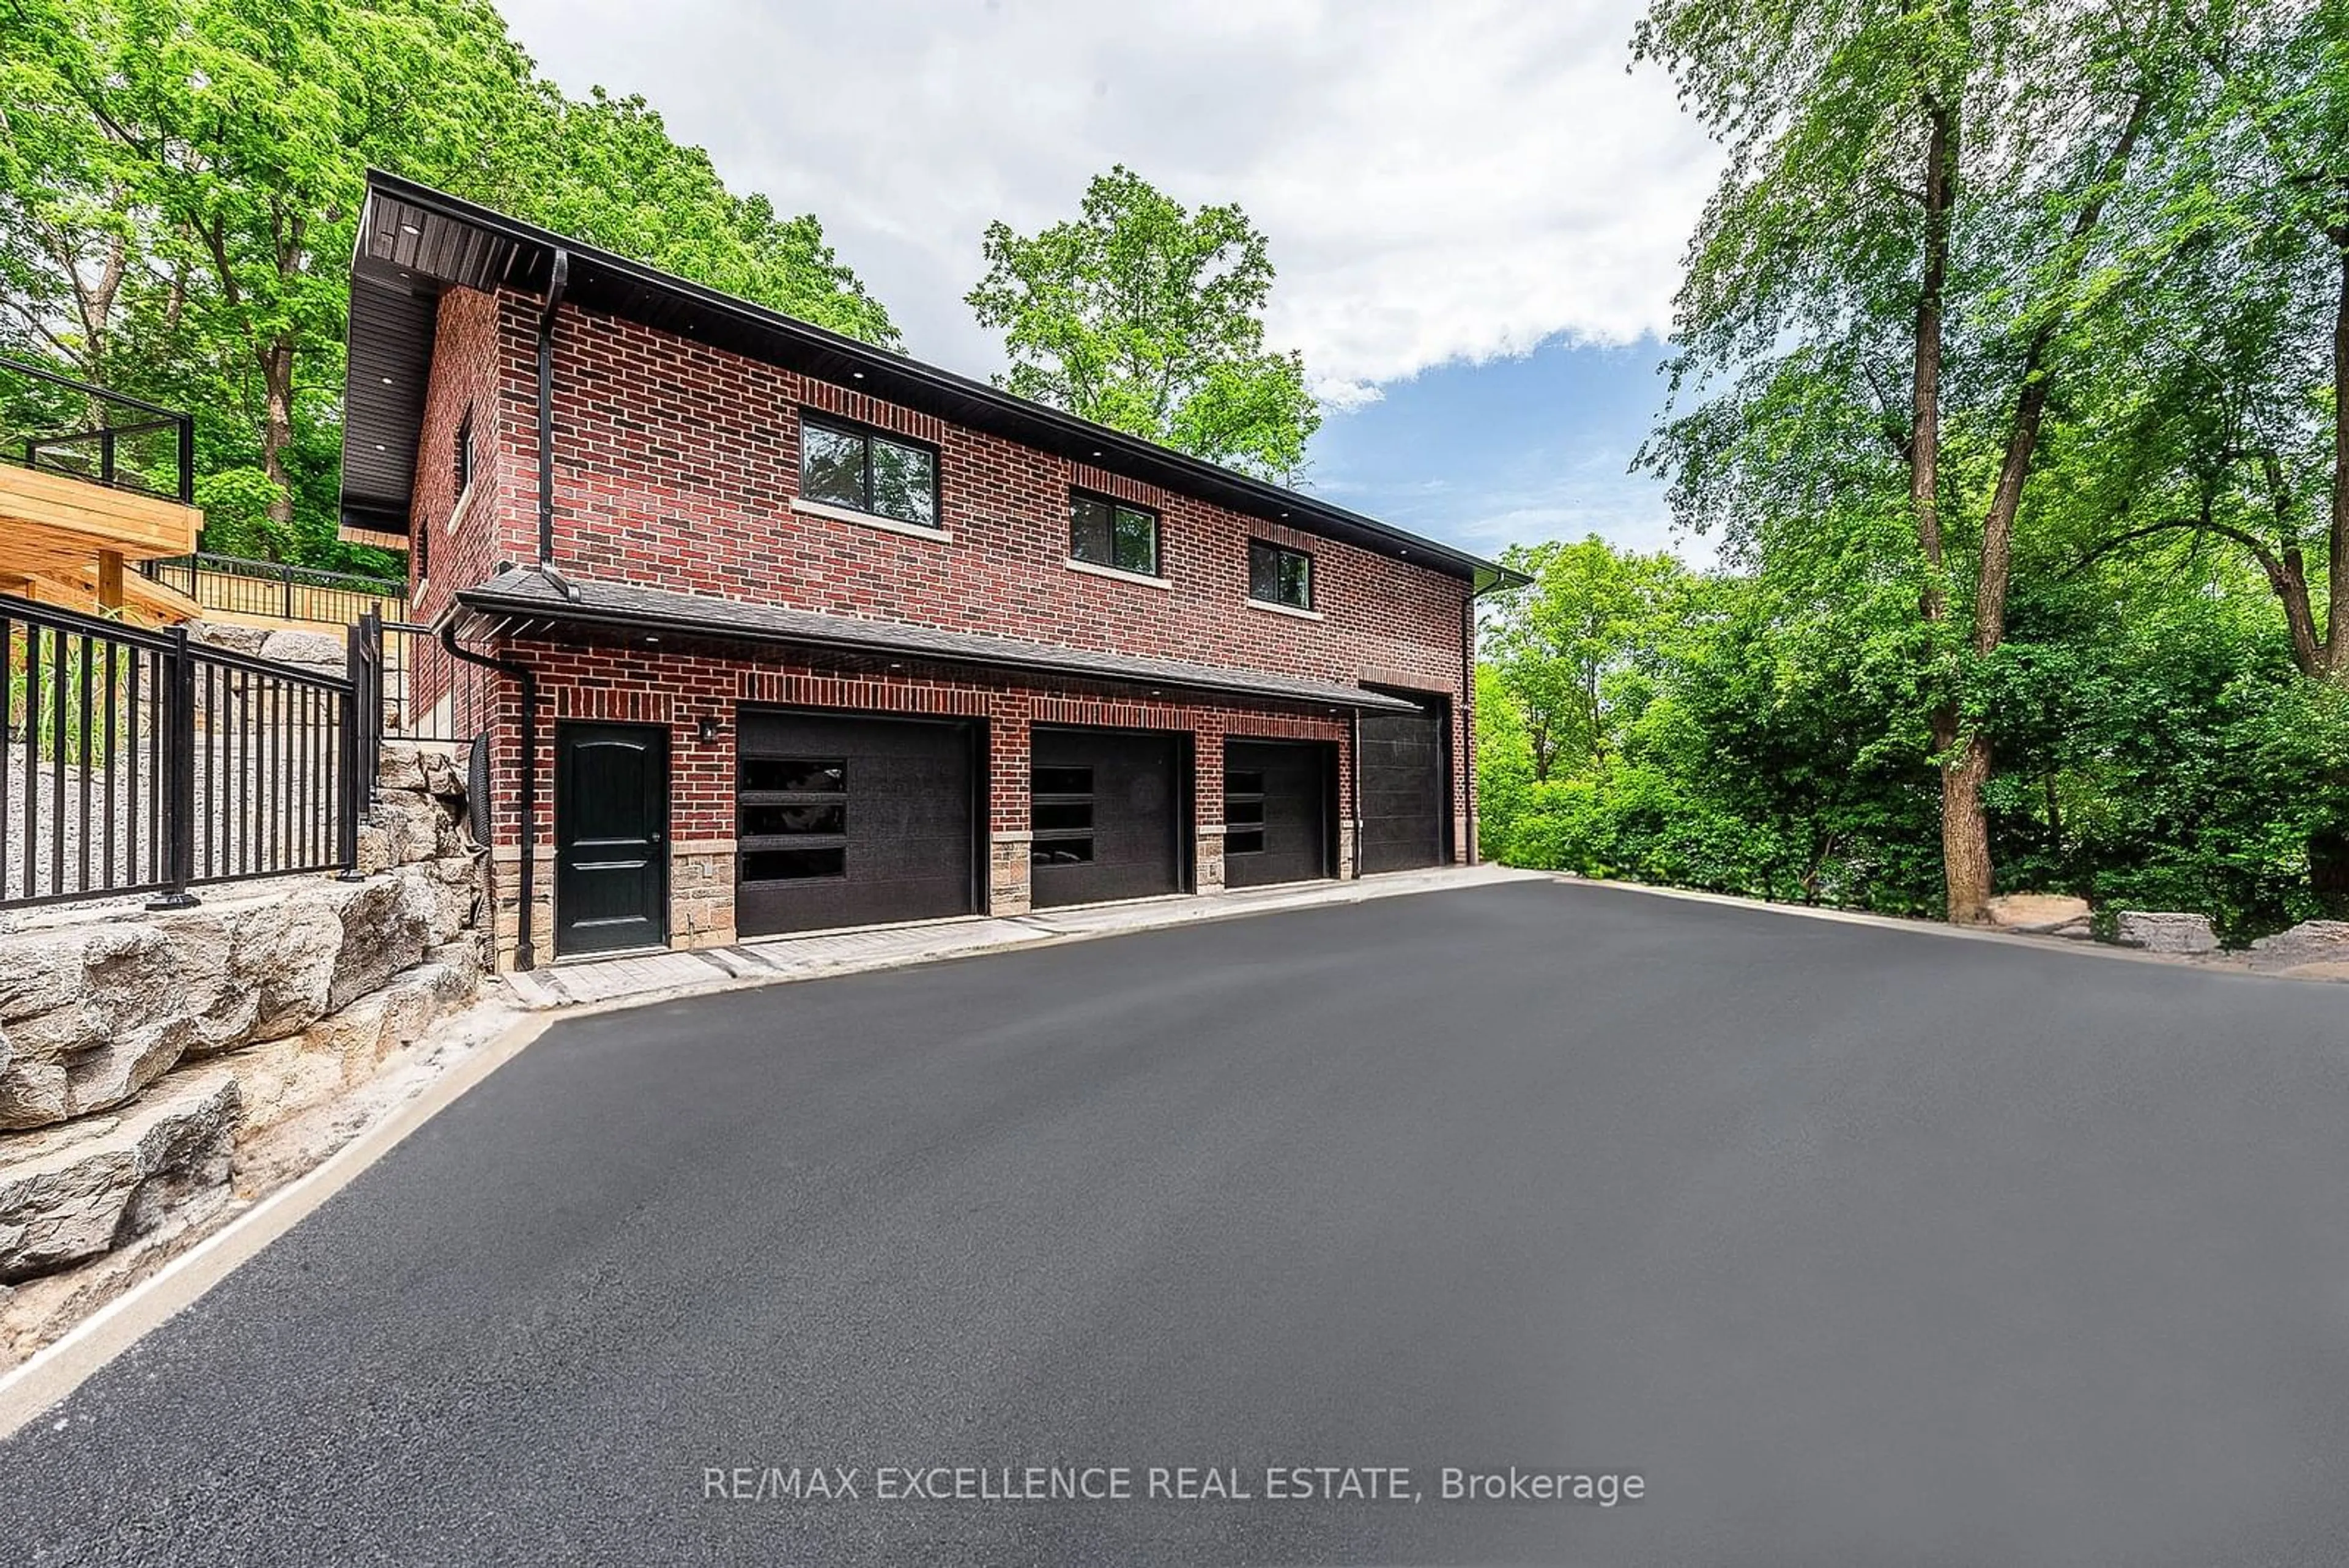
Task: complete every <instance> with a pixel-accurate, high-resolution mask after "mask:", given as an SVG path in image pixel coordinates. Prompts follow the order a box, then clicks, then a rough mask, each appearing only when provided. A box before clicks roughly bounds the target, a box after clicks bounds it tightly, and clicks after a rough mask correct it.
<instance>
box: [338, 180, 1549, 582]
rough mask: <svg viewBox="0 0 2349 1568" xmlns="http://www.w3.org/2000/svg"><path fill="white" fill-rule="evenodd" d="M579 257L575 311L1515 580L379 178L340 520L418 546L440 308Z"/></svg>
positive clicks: (1362, 519) (1489, 578)
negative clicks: (412, 503) (412, 527)
mask: <svg viewBox="0 0 2349 1568" xmlns="http://www.w3.org/2000/svg"><path fill="white" fill-rule="evenodd" d="M557 250H564V251H567V252H569V253H570V256H571V272H570V277H569V281H568V282H567V284H566V286H565V288H564V300H565V301H566V302H567V303H569V304H573V305H576V306H580V307H581V308H583V309H586V310H593V311H599V312H603V313H605V314H608V315H613V316H618V317H624V318H626V319H628V320H631V321H636V322H640V323H642V324H644V325H645V326H647V327H654V328H656V329H657V330H659V331H663V332H670V333H674V334H676V335H678V336H679V337H689V338H692V339H694V340H695V341H697V342H702V343H708V344H710V345H712V346H714V347H716V348H724V349H727V350H729V351H730V352H733V353H737V354H741V355H744V356H746V357H747V358H754V359H759V360H762V361H765V362H767V363H769V364H773V365H778V366H781V367H782V368H784V369H790V370H793V371H797V372H799V373H801V374H802V375H807V376H812V377H814V378H816V379H820V380H825V381H831V382H833V383H835V384H838V385H841V386H852V385H853V386H855V387H856V388H857V389H858V390H860V391H865V392H870V393H872V394H873V395H874V397H877V398H882V399H885V400H888V401H891V402H894V403H898V404H900V405H903V406H904V407H906V408H911V409H916V410H921V411H923V412H926V413H929V414H934V415H936V416H937V417H938V418H940V419H944V420H947V421H951V422H953V423H955V424H959V425H963V426H965V427H967V428H969V429H973V430H978V431H986V432H988V433H989V434H992V435H999V436H1002V437H1004V438H1005V439H1007V440H1010V441H1018V442H1019V443H1020V444H1022V445H1024V446H1029V447H1032V448H1035V449H1038V450H1040V451H1043V452H1051V453H1054V454H1055V455H1057V456H1061V457H1064V458H1069V459H1071V460H1074V461H1078V462H1090V463H1092V464H1093V465H1095V466H1096V467H1100V468H1103V469H1107V470H1109V471H1110V472H1113V473H1119V474H1123V475H1125V476H1126V477H1128V478H1131V479H1135V480H1139V481H1141V482H1143V483H1147V484H1154V485H1157V486H1159V487H1160V488H1162V489H1165V490H1171V491H1174V492H1175V493H1178V494H1184V495H1191V496H1195V497H1197V498H1198V499H1200V500H1202V501H1206V502H1210V503H1212V504H1216V505H1218V506H1224V507H1227V508H1229V509H1230V510H1232V511H1234V512H1238V513H1241V514H1246V515H1248V516H1252V517H1257V518H1261V519H1263V520H1265V521H1267V522H1272V523H1281V524H1287V525H1288V526H1290V527H1293V528H1299V529H1302V530H1305V531H1306V532H1309V533H1314V534H1319V535H1324V536H1326V537H1329V538H1333V539H1341V540H1344V541H1345V542H1347V543H1349V544H1352V545H1360V546H1361V547H1363V548H1365V549H1370V550H1374V551H1376V552H1378V553H1379V554H1381V555H1385V556H1396V557H1399V558H1402V559H1406V560H1410V561H1412V562H1413V563H1414V564H1417V565H1420V566H1428V567H1431V568H1433V569H1434V570H1437V571H1440V572H1445V573H1448V574H1450V575H1452V576H1459V577H1466V578H1468V579H1469V580H1470V581H1471V582H1472V583H1473V584H1474V585H1475V587H1477V588H1478V589H1479V590H1482V589H1484V588H1486V587H1496V586H1498V585H1500V584H1502V583H1505V582H1512V581H1516V580H1519V579H1518V577H1517V574H1516V573H1514V572H1510V571H1508V570H1506V568H1504V567H1501V566H1495V565H1494V564H1493V563H1492V562H1490V561H1486V560H1484V559H1482V558H1480V557H1478V556H1472V555H1469V554H1467V553H1466V552H1465V551H1462V550H1458V549H1455V548H1454V547H1453V546H1451V545H1445V544H1442V543H1439V542H1438V541H1436V540H1433V539H1423V538H1421V537H1420V536H1419V535H1415V534H1411V533H1407V532H1405V531H1404V530H1402V529H1400V528H1396V527H1393V526H1392V525H1390V524H1385V523H1381V522H1380V521H1378V520H1377V519H1376V518H1373V517H1366V516H1363V515H1362V514H1360V513H1358V512H1350V511H1348V510H1347V509H1346V508H1344V507H1342V506H1334V505H1331V504H1330V503H1329V502H1327V501H1323V500H1320V499H1319V498H1318V497H1316V496H1313V495H1310V494H1308V493H1304V492H1302V491H1295V490H1286V489H1283V488H1281V487H1280V486H1278V485H1276V484H1270V483H1266V482H1264V481H1262V480H1258V479H1251V478H1249V477H1248V476H1247V475H1246V474H1243V473H1237V472H1233V471H1232V470H1230V469H1227V468H1221V467H1218V466H1216V464H1214V463H1211V462H1202V461H1201V460H1199V459H1197V458H1195V457H1189V456H1185V454H1183V453H1181V452H1174V451H1171V450H1169V449H1168V448H1165V447H1163V446H1159V445H1157V444H1155V443H1154V442H1151V441H1143V440H1141V439H1139V438H1137V437H1134V436H1130V435H1126V434H1124V433H1123V432H1122V431H1113V430H1111V429H1109V428H1107V427H1106V426H1103V425H1097V424H1094V423H1092V422H1091V421H1087V420H1081V419H1078V418H1077V417H1076V416H1074V415H1073V414H1069V413H1064V412H1062V411H1061V410H1059V409H1054V408H1048V407H1046V406H1045V405H1043V404H1041V403H1036V402H1030V400H1027V399H1025V398H1016V397H1013V396H1012V395H1011V394H1010V393H1009V392H1006V391H1004V390H1003V389H1000V388H999V387H992V386H989V385H988V384H987V383H986V382H984V381H976V380H972V379H969V378H968V377H965V376H957V375H955V374H954V373H953V372H951V371H947V370H941V369H937V368H936V367H935V366H931V365H925V364H923V363H921V362H920V361H919V360H916V359H911V358H906V357H905V356H904V355H902V354H895V353H891V352H889V351H888V350H886V349H883V348H874V346H873V345H871V344H869V343H863V342H859V341H858V340H856V339H855V338H853V337H843V336H842V335H841V334H839V333H836V332H831V331H827V330H825V329H824V328H823V327H816V326H813V325H811V324H810V323H808V322H804V321H800V320H797V319H795V318H793V317H788V316H784V315H781V314H780V313H778V312H776V311H772V310H769V309H767V308H766V307H764V306H757V305H752V304H750V303H749V302H747V301H745V300H740V299H736V298H734V297H732V296H729V295H723V294H720V293H719V292H717V291H716V290H715V289H709V288H704V287H703V286H700V285H699V284H696V283H690V282H688V281H687V280H685V279H684V278H680V277H673V276H671V275H668V274H667V273H662V272H657V271H655V270H654V269H653V268H651V267H647V266H643V265H638V264H636V263H635V262H631V261H628V260H626V259H625V258H624V257H620V256H616V255H613V254H610V253H609V252H606V251H602V250H599V249H597V248H596V247H595V246H593V245H587V244H579V243H578V242H576V241H573V240H569V239H565V238H564V237H563V236H562V235H560V234H553V233H550V232H549V231H547V230H544V229H541V228H537V227H534V226H533V225H532V224H529V223H522V222H520V221H518V220H516V219H513V218H509V217H507V216H505V215H504V214H503V213H496V212H492V211H491V210H490V209H489V208H487V207H482V206H478V205H475V204H474V203H472V202H465V201H461V200H460V199H459V198H457V197H454V196H450V195H446V194H443V193H442V192H438V191H434V190H432V189H430V188H429V187H427V186H423V185H419V184H417V183H415V182H413V181H409V180H403V179H400V178H399V177H398V176H397V175H393V174H387V173H384V172H382V171H369V173H368V175H367V204H366V209H365V211H364V212H363V213H362V214H361V216H360V220H359V233H358V244H357V254H356V255H355V256H354V258H353V262H352V266H351V317H350V322H351V325H350V356H349V363H348V369H347V371H346V373H345V381H344V387H345V394H346V396H345V403H344V416H343V417H344V426H343V458H344V469H343V474H344V478H343V507H344V515H345V519H346V521H347V522H350V523H352V524H357V525H358V526H361V527H367V528H377V529H381V530H384V531H387V532H392V533H405V532H406V531H407V527H408V507H409V493H410V487H411V483H412V475H413V473H414V470H415V456H416V432H417V427H418V425H419V422H420V421H421V420H422V417H423V407H424V381H425V377H426V375H427V373H429V369H430V365H431V344H432V335H433V325H434V322H433V315H432V311H433V306H434V304H435V302H437V300H438V298H439V296H440V289H441V288H442V287H444V286H449V285H462V286H466V287H471V288H492V287H495V286H498V285H501V284H503V285H507V286H512V287H515V288H520V289H523V290H526V291H529V292H533V293H538V292H543V290H544V288H545V286H546V283H547V279H548V276H549V275H550V273H551V271H552V269H553V265H554V254H555V252H556V251H557Z"/></svg>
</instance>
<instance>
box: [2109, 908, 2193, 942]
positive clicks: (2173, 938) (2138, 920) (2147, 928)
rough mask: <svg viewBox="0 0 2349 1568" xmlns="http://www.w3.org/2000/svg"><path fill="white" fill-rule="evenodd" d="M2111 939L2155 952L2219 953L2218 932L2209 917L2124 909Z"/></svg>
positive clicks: (2164, 910) (2163, 911)
mask: <svg viewBox="0 0 2349 1568" xmlns="http://www.w3.org/2000/svg"><path fill="white" fill-rule="evenodd" d="M2113 940H2116V941H2117V942H2119V943H2120V945H2121V946H2123V947H2125V948H2143V949H2145V950H2146V951H2147V952H2156V953H2210V952H2217V951H2218V950H2219V933H2218V932H2217V931H2215V930H2212V929H2210V917H2209V916H2208V915H2193V914H2183V913H2178V912H2175V911H2171V910H2166V909H2123V910H2122V911H2120V913H2119V915H2118V916H2117V917H2116V929H2115V931H2114V939H2113Z"/></svg>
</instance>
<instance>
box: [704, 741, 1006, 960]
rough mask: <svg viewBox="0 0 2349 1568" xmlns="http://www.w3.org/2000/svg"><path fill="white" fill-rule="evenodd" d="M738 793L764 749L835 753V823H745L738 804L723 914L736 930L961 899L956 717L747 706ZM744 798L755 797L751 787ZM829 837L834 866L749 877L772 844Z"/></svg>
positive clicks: (963, 759) (964, 862)
mask: <svg viewBox="0 0 2349 1568" xmlns="http://www.w3.org/2000/svg"><path fill="white" fill-rule="evenodd" d="M740 736H741V739H740V746H739V747H738V752H739V757H740V760H739V762H738V764H737V794H738V797H740V796H741V795H743V794H745V791H744V789H743V785H744V784H745V783H746V782H748V781H750V780H752V779H753V778H754V777H755V774H754V767H755V764H756V763H758V762H760V761H761V760H762V759H769V758H824V759H838V760H839V761H841V762H842V763H843V764H844V766H845V778H844V781H843V782H844V784H845V787H844V788H843V790H842V791H841V792H840V805H842V807H843V816H844V827H845V831H844V833H839V834H822V833H818V834H797V835H781V834H776V835H770V836H757V835H746V834H743V833H742V832H741V829H742V828H743V827H744V826H750V825H746V824H744V823H743V822H742V821H741V816H742V811H741V810H740V809H738V813H737V829H738V843H737V853H736V856H735V865H736V882H735V910H734V925H735V929H736V930H738V931H739V932H740V934H742V935H743V936H746V937H748V936H771V935H773V934H774V933H776V932H778V931H808V930H822V929H826V928H829V927H833V926H864V925H876V924H879V923H882V922H884V921H889V920H919V919H934V918H936V917H939V916H944V915H966V914H968V913H970V911H971V908H972V905H971V897H972V894H971V839H972V788H973V773H974V769H973V765H972V755H973V750H974V748H973V743H972V731H971V727H970V726H969V725H968V724H967V723H963V722H939V721H932V720H908V719H862V718H831V717H816V716H810V715H803V714H789V713H773V712H760V711H755V710H753V711H745V712H744V713H743V714H742V716H741V729H740ZM758 798H759V796H758V795H757V794H755V793H751V794H750V799H752V800H756V799H758ZM833 849H838V850H840V851H841V852H842V853H841V854H840V856H839V862H840V867H841V869H840V874H839V875H836V876H832V875H827V876H815V877H789V878H781V879H753V878H752V877H747V876H745V875H744V873H745V872H746V871H747V870H751V869H756V868H760V867H762V866H763V865H765V864H768V863H767V862H764V861H763V860H762V859H761V857H765V856H769V855H773V854H790V853H804V854H818V853H827V852H829V851H831V850H833Z"/></svg>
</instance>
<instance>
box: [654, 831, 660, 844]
mask: <svg viewBox="0 0 2349 1568" xmlns="http://www.w3.org/2000/svg"><path fill="white" fill-rule="evenodd" d="M652 841H653V842H654V843H655V844H658V843H659V842H660V841H661V836H660V829H659V828H657V827H656V828H654V829H653V836H652Z"/></svg>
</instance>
